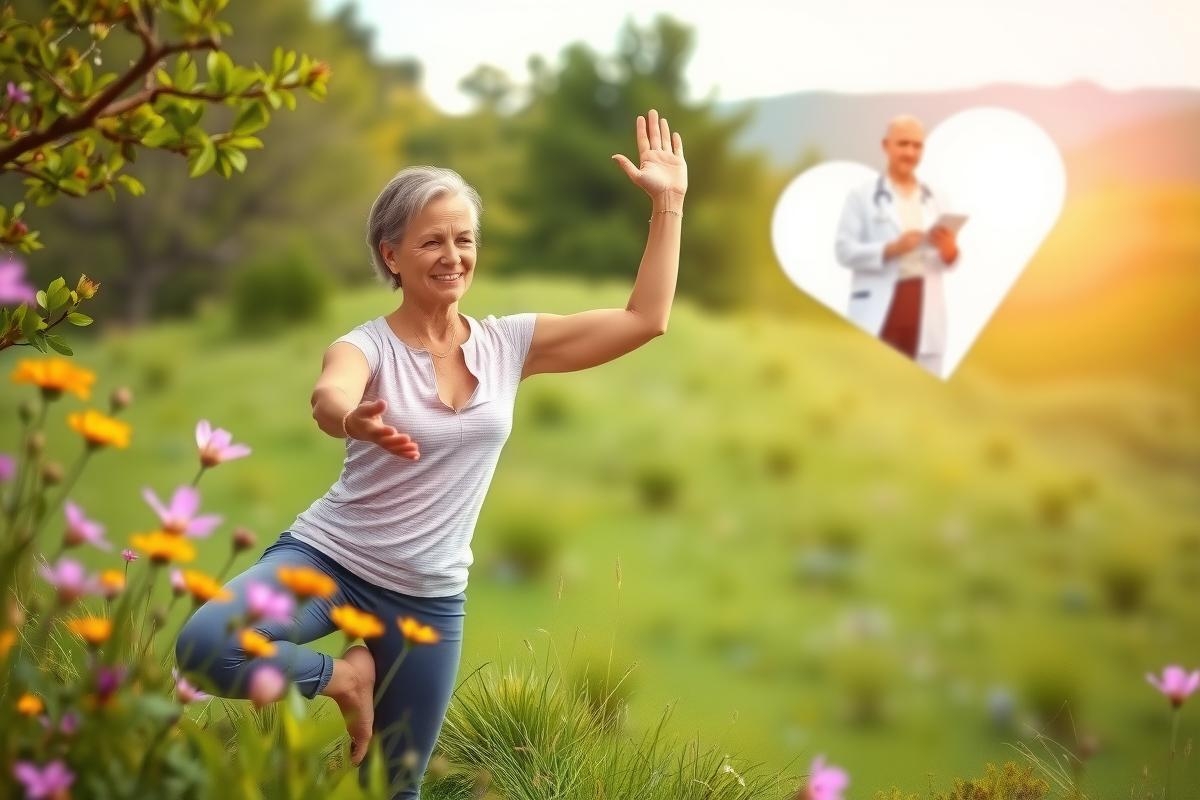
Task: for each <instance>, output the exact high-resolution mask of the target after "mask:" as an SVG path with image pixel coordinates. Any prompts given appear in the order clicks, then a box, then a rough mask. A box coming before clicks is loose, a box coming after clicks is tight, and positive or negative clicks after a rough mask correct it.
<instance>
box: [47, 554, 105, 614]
mask: <svg viewBox="0 0 1200 800" xmlns="http://www.w3.org/2000/svg"><path fill="white" fill-rule="evenodd" d="M38 571H39V572H40V573H41V575H42V577H43V578H45V579H46V580H47V582H49V583H50V585H51V586H53V587H54V588H55V589H57V590H58V599H59V602H61V603H62V604H63V605H67V604H68V603H73V602H75V600H77V599H79V598H80V597H82V596H83V595H85V594H96V593H99V592H100V584H99V582H98V581H97V580H96V578H95V576H92V575H88V573H87V570H86V569H84V567H83V565H82V564H80V563H79V562H78V561H76V560H74V559H72V558H67V557H66V556H64V557H62V558H60V559H59V560H58V563H56V564H55V565H54V566H53V567H51V566H50V565H49V564H44V565H42V566H41V567H40V568H39V570H38Z"/></svg>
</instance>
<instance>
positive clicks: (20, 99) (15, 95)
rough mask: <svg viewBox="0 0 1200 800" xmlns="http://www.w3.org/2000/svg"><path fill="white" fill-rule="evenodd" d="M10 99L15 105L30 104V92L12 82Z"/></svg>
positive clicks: (9, 85)
mask: <svg viewBox="0 0 1200 800" xmlns="http://www.w3.org/2000/svg"><path fill="white" fill-rule="evenodd" d="M8 99H9V100H12V101H13V102H14V103H28V102H29V92H27V91H25V90H24V89H22V88H21V87H20V86H18V85H17V84H15V83H13V82H12V81H9V82H8Z"/></svg>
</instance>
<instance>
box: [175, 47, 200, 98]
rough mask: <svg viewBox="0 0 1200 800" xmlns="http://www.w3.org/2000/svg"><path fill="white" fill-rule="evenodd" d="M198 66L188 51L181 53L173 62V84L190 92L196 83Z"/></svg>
mask: <svg viewBox="0 0 1200 800" xmlns="http://www.w3.org/2000/svg"><path fill="white" fill-rule="evenodd" d="M198 77H199V68H198V67H197V66H196V60H195V59H193V58H192V56H191V54H189V53H181V54H180V56H179V59H178V60H177V61H176V62H175V85H176V86H177V87H179V88H180V89H182V90H183V91H185V92H190V91H191V90H192V88H193V87H194V86H195V85H196V78H198Z"/></svg>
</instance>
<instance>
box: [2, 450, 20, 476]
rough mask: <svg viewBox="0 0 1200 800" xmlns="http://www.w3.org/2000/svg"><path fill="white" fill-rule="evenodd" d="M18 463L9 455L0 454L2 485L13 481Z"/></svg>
mask: <svg viewBox="0 0 1200 800" xmlns="http://www.w3.org/2000/svg"><path fill="white" fill-rule="evenodd" d="M16 471H17V462H16V461H15V460H13V457H12V456H10V455H9V454H8V453H0V483H2V482H4V481H8V480H12V476H13V475H14V474H16Z"/></svg>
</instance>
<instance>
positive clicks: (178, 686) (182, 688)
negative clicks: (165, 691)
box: [171, 668, 209, 703]
mask: <svg viewBox="0 0 1200 800" xmlns="http://www.w3.org/2000/svg"><path fill="white" fill-rule="evenodd" d="M171 676H172V677H173V678H175V694H176V695H177V696H178V697H179V702H181V703H194V702H196V701H197V700H207V699H208V697H209V695H208V693H207V692H202V691H200V690H199V689H197V688H196V687H195V686H193V685H192V684H191V683H189V682H188V679H187V678H185V677H183V676H182V675H180V674H179V669H178V668H172V669H171Z"/></svg>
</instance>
